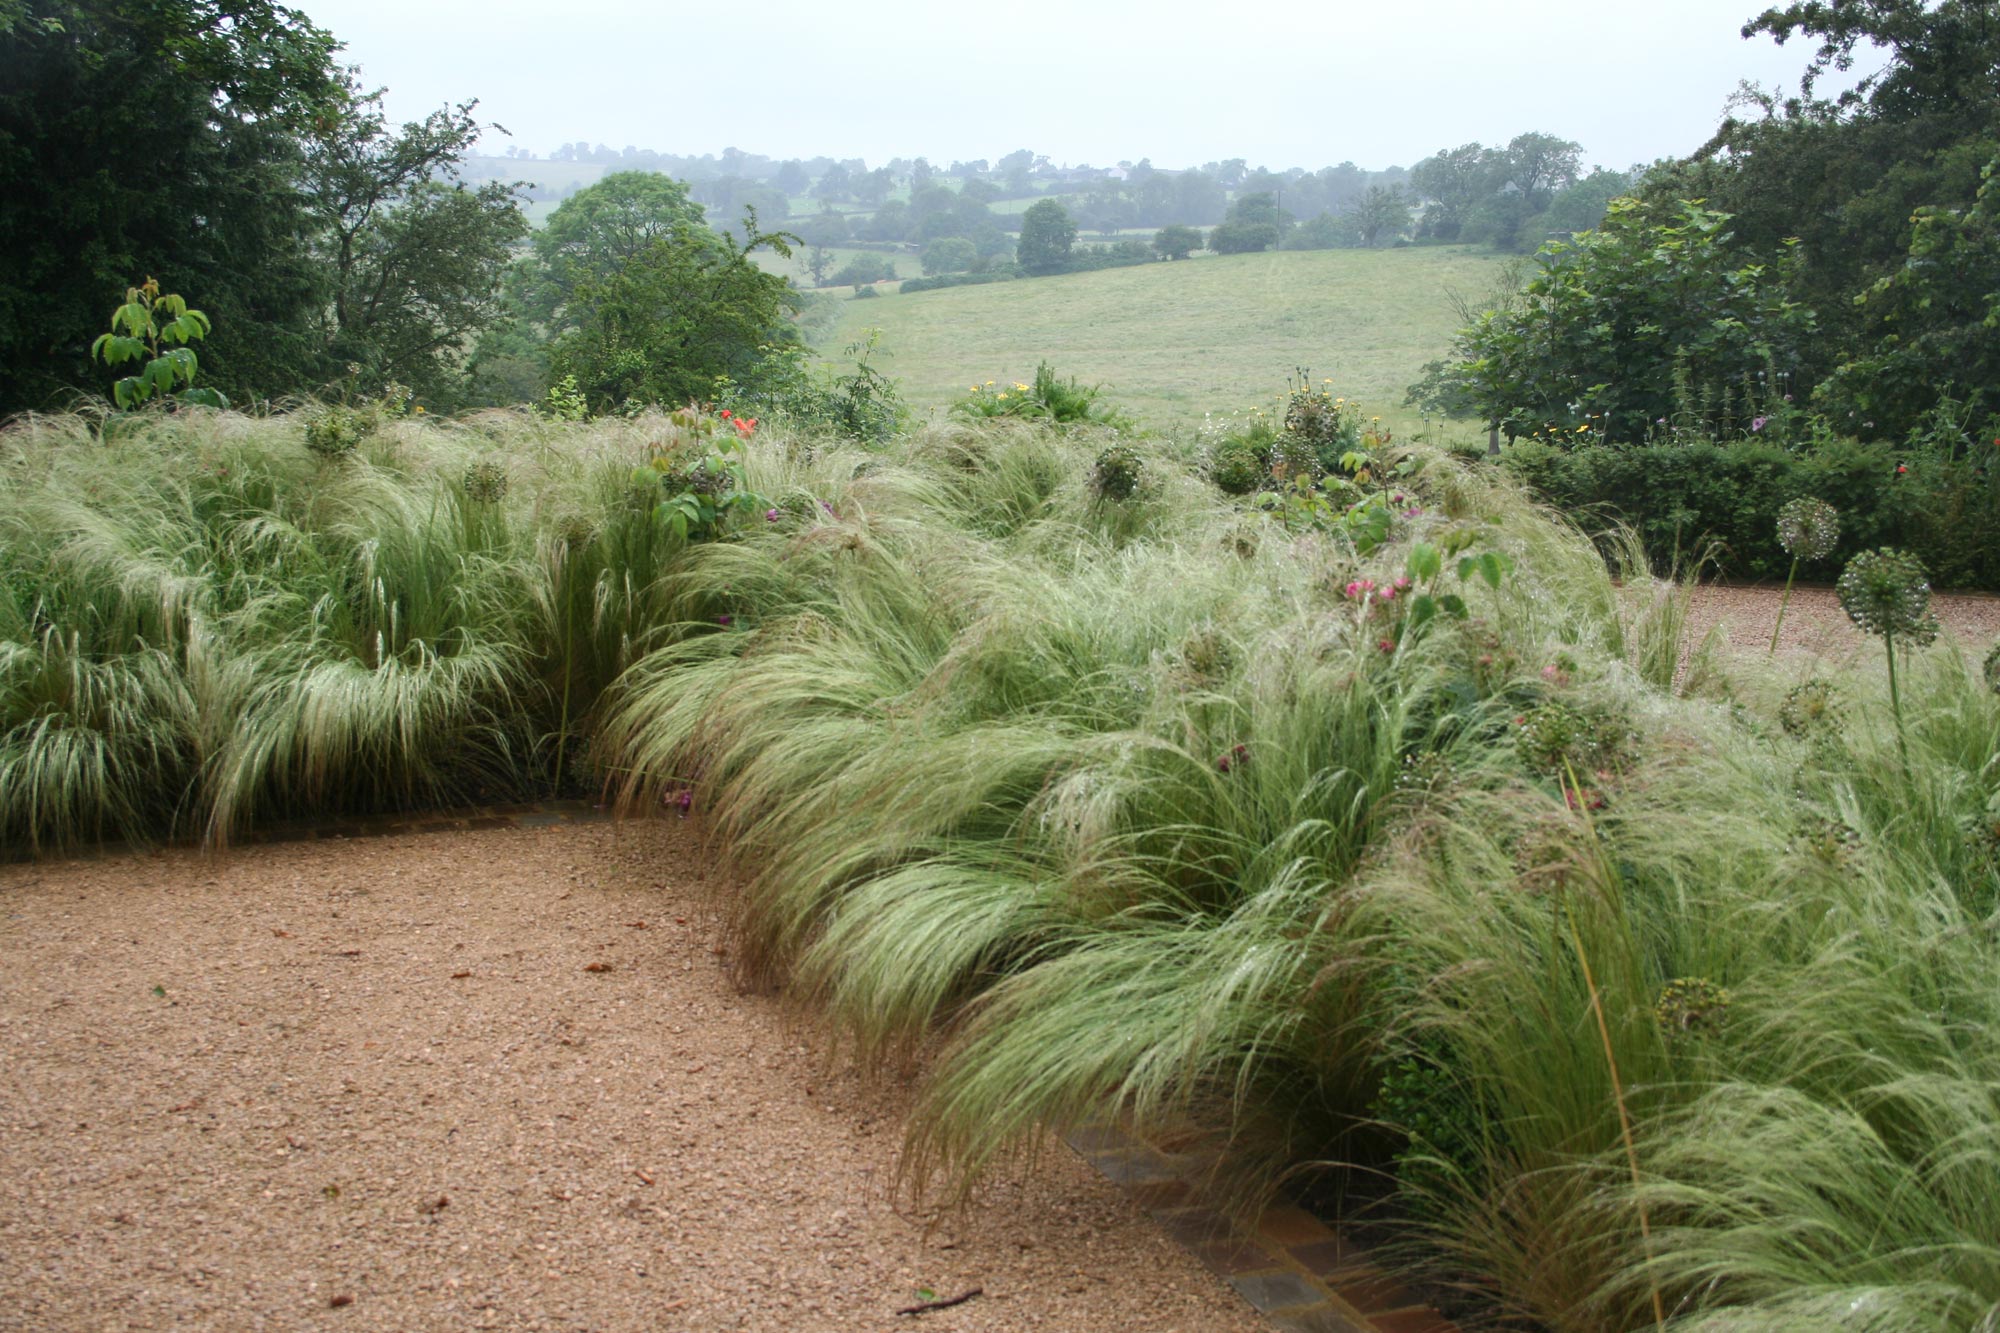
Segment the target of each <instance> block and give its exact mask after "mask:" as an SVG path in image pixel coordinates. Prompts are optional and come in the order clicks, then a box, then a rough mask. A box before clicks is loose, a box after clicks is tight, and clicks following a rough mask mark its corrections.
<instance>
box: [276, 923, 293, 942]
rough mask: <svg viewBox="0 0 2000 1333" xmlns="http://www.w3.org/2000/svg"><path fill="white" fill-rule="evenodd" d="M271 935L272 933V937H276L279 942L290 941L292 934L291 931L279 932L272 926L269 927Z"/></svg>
mask: <svg viewBox="0 0 2000 1333" xmlns="http://www.w3.org/2000/svg"><path fill="white" fill-rule="evenodd" d="M271 933H272V934H273V935H276V936H277V937H278V938H279V939H281V940H288V939H290V938H291V937H292V932H291V931H289V930H279V929H278V928H277V927H276V926H273V927H271Z"/></svg>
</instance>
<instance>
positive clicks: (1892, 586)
mask: <svg viewBox="0 0 2000 1333" xmlns="http://www.w3.org/2000/svg"><path fill="white" fill-rule="evenodd" d="M1834 590H1835V591H1836V592H1837V593H1839V595H1840V606H1841V609H1842V610H1844V611H1846V612H1847V618H1848V619H1849V620H1852V621H1853V622H1854V623H1855V624H1856V625H1857V626H1859V627H1860V628H1861V630H1862V631H1863V632H1864V633H1868V634H1879V635H1881V636H1882V645H1883V647H1884V649H1885V650H1886V651H1887V652H1888V655H1889V708H1890V711H1891V712H1893V713H1894V714H1895V716H1896V748H1897V750H1898V751H1899V752H1901V754H1902V756H1903V762H1904V763H1905V764H1908V763H1909V762H1910V746H1909V742H1908V740H1907V739H1906V738H1905V736H1904V733H1903V697H1902V694H1901V693H1900V691H1899V690H1898V689H1897V686H1896V640H1897V639H1899V638H1900V639H1906V640H1909V641H1910V642H1912V643H1914V644H1916V645H1917V646H1918V647H1923V646H1924V645H1925V644H1928V643H1930V642H1931V641H1932V640H1933V639H1935V638H1937V634H1938V623H1937V617H1936V616H1933V615H1932V614H1931V584H1930V576H1929V575H1928V574H1927V573H1926V572H1925V570H1924V564H1923V561H1921V560H1919V559H1917V557H1915V556H1914V555H1911V554H1910V553H1909V552H1907V551H1898V550H1896V549H1894V548H1892V547H1887V546H1885V547H1883V548H1881V549H1880V550H1876V551H1864V552H1862V553H1861V554H1860V555H1857V556H1855V557H1854V559H1852V560H1850V561H1848V562H1847V568H1846V569H1844V570H1842V571H1841V574H1840V582H1839V583H1837V584H1836V585H1834Z"/></svg>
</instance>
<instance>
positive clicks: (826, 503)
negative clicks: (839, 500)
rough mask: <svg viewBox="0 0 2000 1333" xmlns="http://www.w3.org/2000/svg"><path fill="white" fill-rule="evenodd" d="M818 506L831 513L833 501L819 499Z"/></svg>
mask: <svg viewBox="0 0 2000 1333" xmlns="http://www.w3.org/2000/svg"><path fill="white" fill-rule="evenodd" d="M819 507H820V508H821V509H824V510H825V511H826V512H827V513H829V514H831V513H832V512H833V501H831V500H821V501H820V502H819Z"/></svg>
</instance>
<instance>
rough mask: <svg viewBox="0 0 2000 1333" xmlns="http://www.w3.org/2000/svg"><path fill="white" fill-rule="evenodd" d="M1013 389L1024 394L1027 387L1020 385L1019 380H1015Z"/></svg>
mask: <svg viewBox="0 0 2000 1333" xmlns="http://www.w3.org/2000/svg"><path fill="white" fill-rule="evenodd" d="M1014 387H1015V388H1016V389H1017V390H1019V391H1020V392H1022V393H1026V392H1027V391H1028V386H1027V385H1025V384H1023V383H1021V382H1020V381H1019V380H1016V381H1015V382H1014Z"/></svg>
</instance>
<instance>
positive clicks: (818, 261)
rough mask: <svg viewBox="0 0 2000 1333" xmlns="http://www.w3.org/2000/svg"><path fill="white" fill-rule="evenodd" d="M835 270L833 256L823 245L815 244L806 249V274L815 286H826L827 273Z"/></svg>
mask: <svg viewBox="0 0 2000 1333" xmlns="http://www.w3.org/2000/svg"><path fill="white" fill-rule="evenodd" d="M831 272H833V256H832V254H830V253H828V251H827V248H826V247H825V246H823V245H815V246H813V247H812V249H810V250H808V251H806V276H807V277H810V278H811V279H812V284H813V286H815V287H824V286H826V275H827V274H829V273H831Z"/></svg>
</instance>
